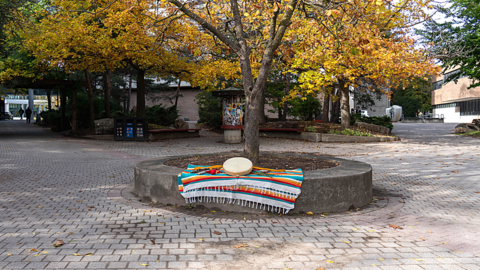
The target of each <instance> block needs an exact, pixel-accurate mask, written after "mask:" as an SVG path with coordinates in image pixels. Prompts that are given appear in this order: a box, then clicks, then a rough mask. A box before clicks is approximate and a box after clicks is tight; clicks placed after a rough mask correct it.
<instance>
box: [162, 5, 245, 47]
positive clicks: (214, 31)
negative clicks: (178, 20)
mask: <svg viewBox="0 0 480 270" xmlns="http://www.w3.org/2000/svg"><path fill="white" fill-rule="evenodd" d="M168 2H170V3H172V4H173V5H175V6H177V7H178V8H179V9H180V10H181V11H182V12H183V13H184V14H185V15H187V16H188V17H189V18H191V19H192V20H194V21H196V22H197V23H198V24H200V25H201V26H203V27H204V28H206V29H207V30H209V31H210V32H212V34H214V35H215V36H217V37H218V38H219V39H220V40H221V41H223V42H224V43H225V44H226V45H227V46H228V47H230V48H231V49H232V50H234V51H235V52H238V51H240V47H239V46H238V45H237V44H235V42H233V41H232V40H230V39H229V38H228V37H227V36H225V35H224V34H222V32H220V30H218V29H217V28H216V27H214V26H213V25H211V24H209V23H208V22H206V21H205V20H204V19H202V18H201V17H200V16H198V15H197V14H195V13H193V12H192V11H191V10H189V9H187V8H186V7H185V5H184V4H182V3H181V2H180V1H178V0H168Z"/></svg>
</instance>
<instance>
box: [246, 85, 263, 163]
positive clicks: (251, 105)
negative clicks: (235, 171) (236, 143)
mask: <svg viewBox="0 0 480 270" xmlns="http://www.w3.org/2000/svg"><path fill="white" fill-rule="evenodd" d="M257 94H258V97H257V98H247V102H246V105H245V107H246V108H245V109H246V110H245V131H244V133H243V136H244V138H245V143H244V155H245V157H246V158H248V159H250V160H251V161H252V162H253V163H256V162H257V161H258V157H259V155H260V141H259V138H260V134H259V131H258V127H259V123H258V113H259V110H258V107H259V106H260V98H259V97H261V95H260V94H259V93H257Z"/></svg>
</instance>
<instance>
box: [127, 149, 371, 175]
mask: <svg viewBox="0 0 480 270" xmlns="http://www.w3.org/2000/svg"><path fill="white" fill-rule="evenodd" d="M239 154H241V153H232V152H218V153H205V154H201V155H200V156H213V155H231V156H234V155H239ZM260 154H261V155H281V156H301V157H311V158H320V159H326V160H329V161H335V162H338V163H340V165H338V166H335V167H331V168H326V169H320V170H310V171H304V180H307V179H309V178H316V177H314V175H316V174H328V175H331V174H335V175H336V176H343V175H345V176H354V175H356V174H362V173H363V172H364V171H365V170H369V169H370V170H371V166H370V165H369V164H366V163H363V162H359V161H354V160H348V159H342V158H336V157H331V156H317V155H316V154H310V153H306V154H301V153H288V152H275V153H270V152H260ZM193 156H195V155H193V154H188V155H175V156H168V157H160V158H154V159H149V160H144V161H142V162H140V163H137V164H136V165H135V168H140V169H142V167H143V166H146V165H147V164H148V166H149V168H148V169H149V170H152V171H156V172H165V173H168V174H171V173H172V172H175V171H178V173H181V172H182V171H183V170H185V169H182V168H178V167H174V166H169V165H165V162H167V161H169V160H172V159H178V158H186V157H193ZM152 162H155V163H156V165H158V166H160V167H159V168H157V169H152V168H151V167H150V166H151V163H152ZM217 165H221V164H217ZM145 169H147V168H145ZM165 169H167V170H168V171H165ZM345 171H348V173H345ZM357 171H358V172H357ZM342 172H344V173H342ZM355 172H357V173H355Z"/></svg>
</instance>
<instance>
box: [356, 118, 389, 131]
mask: <svg viewBox="0 0 480 270" xmlns="http://www.w3.org/2000/svg"><path fill="white" fill-rule="evenodd" d="M357 121H358V122H365V123H368V124H374V125H377V126H383V127H387V128H389V129H390V130H392V129H393V124H392V118H390V117H388V116H386V115H385V116H371V117H362V118H360V119H358V118H357Z"/></svg>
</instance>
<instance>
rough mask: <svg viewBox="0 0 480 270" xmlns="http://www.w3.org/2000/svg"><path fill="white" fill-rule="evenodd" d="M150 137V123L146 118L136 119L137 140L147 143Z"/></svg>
mask: <svg viewBox="0 0 480 270" xmlns="http://www.w3.org/2000/svg"><path fill="white" fill-rule="evenodd" d="M147 137H148V123H147V120H146V119H145V118H136V119H135V140H136V141H145V140H146V138H147Z"/></svg>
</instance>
